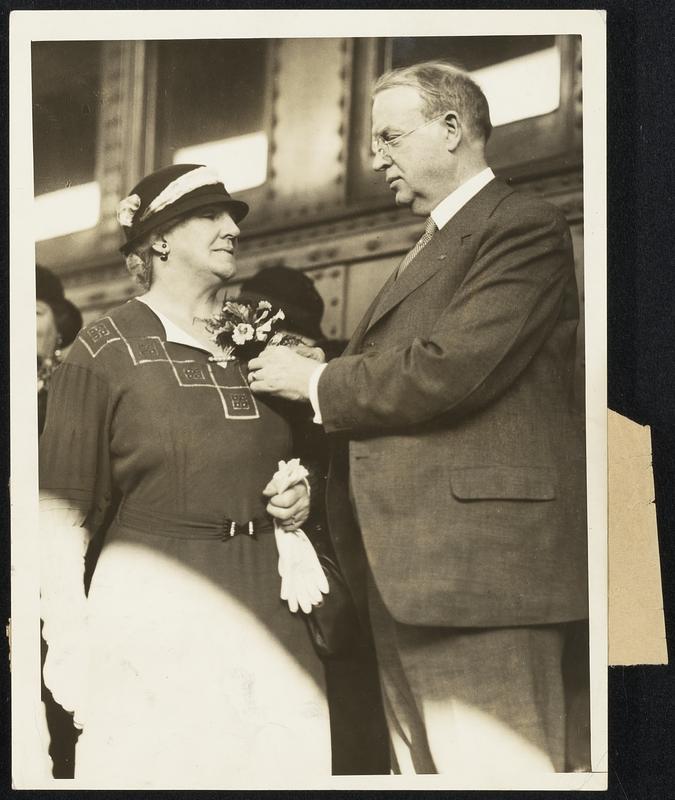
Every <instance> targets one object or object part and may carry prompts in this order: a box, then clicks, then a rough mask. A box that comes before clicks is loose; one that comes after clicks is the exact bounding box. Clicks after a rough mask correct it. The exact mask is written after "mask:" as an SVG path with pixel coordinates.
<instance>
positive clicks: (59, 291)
mask: <svg viewBox="0 0 675 800" xmlns="http://www.w3.org/2000/svg"><path fill="white" fill-rule="evenodd" d="M35 294H36V301H35V311H36V326H37V374H38V432H39V433H42V429H43V428H44V423H45V412H46V409H47V395H48V392H49V382H50V379H51V376H52V372H53V371H54V369H55V368H56V367H57V366H58V365H59V364H60V362H61V358H62V355H61V351H62V350H63V349H64V348H66V347H69V346H70V345H71V344H72V343H73V341H74V340H75V337H76V336H77V334H78V331H79V330H80V328H81V327H82V314H81V313H80V311H79V309H78V308H77V306H75V305H73V303H71V302H70V300H67V299H66V297H65V296H64V292H63V286H62V285H61V281H60V280H59V278H58V277H57V276H56V275H55V274H54V273H53V272H51V271H50V270H48V269H46V268H45V267H41V266H40V265H38V266H37V267H36V268H35Z"/></svg>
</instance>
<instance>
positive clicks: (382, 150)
mask: <svg viewBox="0 0 675 800" xmlns="http://www.w3.org/2000/svg"><path fill="white" fill-rule="evenodd" d="M445 115H446V112H445V111H444V112H443V113H442V114H439V115H438V116H437V117H434V118H433V119H429V120H427V121H426V122H423V123H422V124H421V125H418V126H417V127H416V128H413V129H412V130H410V131H406V132H405V133H399V135H398V136H392V138H391V139H383V138H382V137H381V136H376V137H375V138H374V139H373V141H372V143H371V147H372V150H373V155H379V156H380V158H384V159H388V160H390V161H391V159H392V158H393V156H392V155H391V147H392V146H393V147H397V146H398V144H399V142H400V141H401V139H405V137H406V136H410V134H412V133H415V132H416V131H421V130H422V128H426V127H427V125H431V124H433V123H434V122H438V120H439V119H443V117H444V116H445Z"/></svg>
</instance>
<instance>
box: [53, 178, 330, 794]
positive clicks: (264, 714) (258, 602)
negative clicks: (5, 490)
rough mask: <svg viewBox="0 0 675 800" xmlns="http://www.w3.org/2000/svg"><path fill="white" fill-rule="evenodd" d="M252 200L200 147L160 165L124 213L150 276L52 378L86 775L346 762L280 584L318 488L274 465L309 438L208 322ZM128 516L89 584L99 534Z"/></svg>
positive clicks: (133, 261) (65, 622)
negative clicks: (208, 164)
mask: <svg viewBox="0 0 675 800" xmlns="http://www.w3.org/2000/svg"><path fill="white" fill-rule="evenodd" d="M247 210H248V209H247V207H246V205H245V204H243V203H241V202H239V201H236V200H233V199H232V198H231V197H230V196H229V195H228V194H227V192H226V190H225V187H224V186H223V185H222V183H220V181H218V179H217V178H215V177H214V176H213V175H212V174H211V173H210V172H209V171H208V170H207V169H206V168H204V167H200V166H199V165H175V166H172V167H167V168H165V169H163V170H160V171H159V172H157V173H154V174H153V175H150V176H148V177H146V178H144V179H143V181H141V182H140V183H139V184H138V185H137V186H136V187H135V189H134V190H133V191H132V194H131V195H130V196H129V197H128V198H126V199H125V201H123V203H122V204H121V206H120V211H119V213H118V216H119V219H120V222H121V224H122V225H123V228H124V232H125V235H126V239H127V241H126V244H125V246H124V248H123V251H124V252H125V255H126V256H127V266H128V267H129V268H130V269H131V271H132V272H134V273H135V275H136V277H138V278H139V279H140V280H141V281H142V282H143V283H144V284H145V285H146V286H149V289H148V291H147V293H146V294H145V295H143V296H142V297H141V298H137V299H134V300H131V301H129V302H128V303H126V304H125V305H123V306H121V307H119V308H116V309H114V310H113V311H111V312H110V313H109V314H107V315H106V316H104V317H102V318H101V319H99V320H98V321H97V322H95V323H93V324H91V325H89V326H87V327H86V328H85V329H84V330H83V331H82V332H81V334H80V335H79V337H78V339H77V340H76V342H75V344H74V345H73V347H72V349H71V351H70V353H69V355H68V358H67V359H66V361H65V362H64V364H63V365H62V366H61V367H60V368H59V370H58V372H57V373H56V375H55V376H54V379H53V382H52V390H51V392H50V400H49V406H48V411H47V422H46V426H45V431H44V434H43V437H42V441H41V458H40V484H41V528H42V529H43V547H42V552H43V553H44V566H43V605H44V619H45V638H46V639H47V642H48V644H49V647H50V658H48V660H47V664H46V667H45V681H46V682H47V685H49V686H50V687H51V688H52V691H53V692H54V694H55V696H57V699H59V700H60V702H61V703H62V704H63V705H64V706H65V707H66V708H69V709H72V710H73V711H74V712H75V719H76V722H78V723H79V724H80V725H81V727H82V728H83V732H82V734H81V736H80V739H79V742H78V746H77V754H76V771H75V774H76V779H77V781H78V784H79V785H80V786H83V787H84V786H88V787H112V786H115V787H135V788H141V787H159V786H166V787H171V788H180V787H191V788H231V787H236V786H238V785H244V784H245V785H247V786H250V785H252V784H253V783H255V782H258V783H259V785H260V786H270V787H271V786H275V785H287V786H290V785H291V784H292V783H293V782H295V783H296V784H297V782H298V781H299V780H302V779H309V778H312V777H318V776H327V775H329V774H330V759H331V753H330V732H329V721H328V711H327V704H326V697H325V688H324V679H323V672H322V668H321V663H320V662H319V660H318V658H317V657H316V655H315V654H314V652H313V649H312V646H311V643H310V641H309V638H308V636H307V631H306V629H305V625H304V623H303V620H302V619H301V618H299V616H298V615H293V614H291V613H290V612H289V609H288V607H287V606H286V605H285V604H284V603H282V601H281V600H280V598H279V586H280V581H279V573H278V552H277V546H276V542H275V539H276V536H275V533H274V530H273V527H274V526H273V524H272V517H274V518H276V519H277V520H278V521H279V524H280V525H281V526H282V528H283V530H282V529H281V528H280V529H279V530H280V531H281V532H282V533H283V531H287V532H292V531H293V530H295V529H296V528H297V527H298V526H300V525H301V524H302V523H303V522H304V520H305V519H306V518H307V514H308V512H309V502H308V492H307V489H306V488H305V485H304V484H302V483H298V484H296V485H294V486H292V487H291V488H290V489H288V490H287V491H285V492H277V490H276V489H275V488H274V487H273V486H270V485H268V483H269V481H270V479H271V477H272V475H273V474H274V472H275V470H276V469H277V464H278V462H279V461H280V460H285V459H287V458H289V457H290V456H291V455H292V454H293V453H292V441H291V432H290V428H289V424H288V423H287V421H286V420H285V419H284V418H283V417H282V416H281V415H280V414H279V413H278V412H277V411H275V410H274V408H273V407H271V406H269V405H267V404H265V403H262V402H260V401H259V400H258V399H257V398H254V397H253V396H252V394H251V393H250V391H249V389H248V385H247V381H246V375H245V362H244V361H243V359H242V360H240V359H238V358H236V352H235V358H234V360H223V358H222V352H220V351H219V349H218V347H217V346H216V345H214V343H213V341H212V338H211V336H210V334H209V327H208V323H206V322H205V320H208V319H210V318H212V317H214V316H215V315H216V314H217V312H218V311H219V308H220V302H221V301H220V296H219V292H220V290H221V289H222V287H223V286H224V284H225V283H226V282H227V281H228V279H229V278H231V276H232V275H233V274H234V271H235V265H234V250H235V246H236V242H237V236H238V234H239V228H238V224H237V223H238V222H239V221H240V220H241V219H242V218H243V216H244V215H245V213H246V212H247ZM111 516H113V517H114V518H113V520H112V522H111V524H110V525H109V526H108V527H107V530H106V532H105V539H104V540H103V546H102V549H101V551H100V555H99V556H98V559H97V562H96V565H95V568H94V570H93V577H92V578H91V585H90V588H89V592H88V595H87V596H85V592H84V589H83V585H84V584H83V573H84V557H85V552H86V549H87V546H88V544H89V540H90V538H91V536H92V535H99V532H100V529H101V528H102V527H103V526H104V524H106V523H107V520H108V519H109V518H110V517H111ZM289 535H291V534H290V533H289ZM319 596H320V595H319Z"/></svg>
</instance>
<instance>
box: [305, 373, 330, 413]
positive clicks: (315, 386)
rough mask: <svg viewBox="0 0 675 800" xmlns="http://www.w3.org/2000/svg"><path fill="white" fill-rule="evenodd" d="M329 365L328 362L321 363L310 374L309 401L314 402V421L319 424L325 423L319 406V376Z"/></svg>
mask: <svg viewBox="0 0 675 800" xmlns="http://www.w3.org/2000/svg"><path fill="white" fill-rule="evenodd" d="M327 366H328V364H319V366H318V367H317V368H316V369H315V370H314V372H312V374H311V375H310V376H309V402H310V403H311V404H312V410H313V411H314V419H313V422H316V424H317V425H321V424H322V423H323V420H322V419H321V409H320V408H319V378H320V377H321V373H322V372H323V371H324V370H325V369H326V367H327Z"/></svg>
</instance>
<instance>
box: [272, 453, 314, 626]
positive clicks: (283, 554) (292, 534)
mask: <svg viewBox="0 0 675 800" xmlns="http://www.w3.org/2000/svg"><path fill="white" fill-rule="evenodd" d="M300 481H303V482H304V483H305V484H306V485H307V470H306V469H305V468H304V467H303V466H302V465H301V464H300V461H299V459H297V458H294V459H291V460H290V461H289V462H285V461H280V462H279V468H278V470H277V471H276V472H275V473H274V475H273V476H272V481H271V483H273V484H274V486H275V488H276V490H277V493H278V494H281V493H282V492H285V491H286V490H287V489H290V488H291V487H292V486H295V485H296V484H297V483H299V482H300ZM307 489H308V491H309V486H307ZM274 537H275V539H276V543H277V550H278V552H279V575H280V576H281V592H280V595H279V596H280V597H281V599H282V600H284V601H285V602H286V603H288V608H289V609H290V610H291V612H292V613H293V614H295V613H296V612H297V611H298V608H301V609H302V610H303V611H304V612H305V614H309V613H310V612H311V610H312V606H315V605H319V603H321V600H322V594H328V580H327V579H326V576H325V574H324V571H323V569H322V567H321V563H320V562H319V559H318V557H317V555H316V552H315V550H314V547H313V546H312V543H311V542H310V541H309V539H308V538H307V536H306V535H305V533H304V532H303V531H302V530H300V529H298V530H295V531H285V530H283V528H282V527H281V526H280V525H279V523H278V522H277V521H276V520H274Z"/></svg>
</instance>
